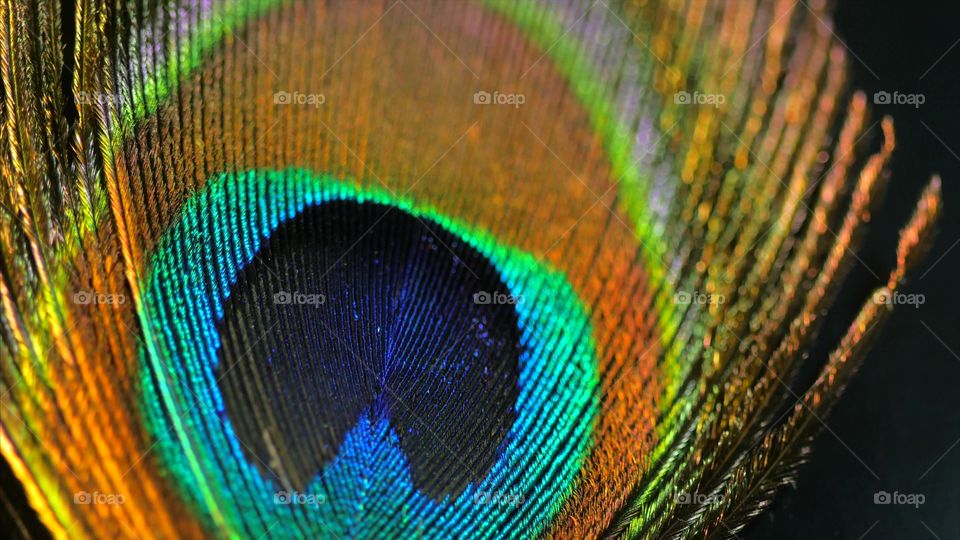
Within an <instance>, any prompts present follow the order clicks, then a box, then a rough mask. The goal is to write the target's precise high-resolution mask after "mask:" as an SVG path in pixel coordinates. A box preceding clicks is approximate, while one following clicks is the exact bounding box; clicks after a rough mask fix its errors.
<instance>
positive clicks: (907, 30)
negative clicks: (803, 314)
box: [740, 0, 960, 540]
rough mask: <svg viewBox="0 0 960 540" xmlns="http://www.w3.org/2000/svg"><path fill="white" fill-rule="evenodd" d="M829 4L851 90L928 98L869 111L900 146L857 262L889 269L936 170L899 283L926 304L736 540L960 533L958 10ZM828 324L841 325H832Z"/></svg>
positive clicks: (856, 297)
mask: <svg viewBox="0 0 960 540" xmlns="http://www.w3.org/2000/svg"><path fill="white" fill-rule="evenodd" d="M802 8H803V6H797V9H802ZM834 13H835V17H834V19H835V22H836V27H835V28H834V31H835V32H836V34H837V35H838V36H839V37H840V38H841V39H842V40H843V42H844V43H845V44H846V46H847V48H848V57H849V60H850V64H851V68H852V70H853V86H854V87H856V88H860V89H862V90H864V91H865V92H867V93H868V96H869V98H870V101H871V102H872V101H873V94H874V92H876V91H880V90H885V91H887V92H890V93H891V94H892V93H893V92H894V91H899V92H901V93H908V94H910V93H920V94H923V95H924V96H925V97H926V102H925V103H924V104H923V105H921V106H920V107H918V108H914V107H911V106H908V105H888V106H877V107H875V109H874V111H875V113H876V114H877V115H878V116H877V118H879V116H881V115H886V114H889V115H891V116H892V117H893V119H894V124H895V127H896V134H897V151H896V152H895V154H894V162H893V165H892V178H891V182H890V187H889V188H888V190H887V195H886V198H885V200H884V203H883V205H882V210H881V212H878V214H877V215H876V216H875V219H874V220H873V223H872V225H871V227H870V233H869V236H868V237H867V239H866V243H865V245H864V246H863V248H862V249H861V250H860V251H859V252H858V255H859V257H860V259H862V261H863V262H864V263H865V264H866V265H867V266H869V267H870V269H871V270H872V271H873V273H875V274H877V275H878V276H886V275H887V273H888V272H889V270H890V268H892V266H893V265H894V262H895V256H894V251H895V246H896V235H897V231H898V229H899V227H901V226H902V225H903V224H904V223H905V222H906V221H907V220H908V219H909V217H910V215H911V213H912V210H913V206H914V204H915V203H916V200H917V197H918V196H919V194H920V191H921V190H922V189H923V187H924V186H925V185H926V182H927V181H928V180H929V178H930V176H931V175H932V174H934V173H939V174H940V175H941V176H942V179H943V195H944V205H943V214H942V216H941V219H940V228H939V234H938V236H937V239H936V242H935V243H934V244H933V246H932V248H931V249H930V252H929V254H928V256H927V257H926V259H925V260H924V262H923V264H922V265H920V267H919V268H918V269H917V270H916V271H914V272H913V275H911V276H909V282H908V283H907V284H906V287H905V288H904V289H903V292H905V293H919V294H923V295H925V297H926V298H925V300H926V303H925V304H923V305H922V306H920V307H919V308H917V309H914V308H913V307H911V306H902V307H900V308H899V309H898V310H897V311H895V313H894V316H893V319H892V320H891V321H890V322H889V323H888V324H887V325H886V326H885V327H884V328H883V330H882V333H881V335H880V336H879V338H878V339H877V341H876V342H875V345H874V348H873V349H872V350H871V352H870V353H869V354H868V355H867V358H866V360H865V362H864V365H863V367H862V368H861V370H860V373H859V374H858V375H857V376H856V377H855V378H854V380H853V382H852V383H851V384H850V386H849V387H848V389H847V392H846V394H845V395H844V397H843V399H841V401H840V403H839V404H838V405H837V407H836V408H835V409H834V410H833V412H832V414H831V415H830V416H829V417H828V418H826V419H825V420H826V423H827V425H828V426H829V429H824V430H823V432H822V433H821V434H820V435H819V436H818V438H817V440H816V441H815V443H814V445H813V453H812V455H811V457H810V460H809V462H808V463H807V464H806V465H805V466H804V467H803V468H801V469H800V474H799V478H798V479H797V481H796V486H795V488H786V489H784V490H782V491H781V492H780V493H779V494H778V495H777V499H776V501H775V502H774V505H773V507H772V508H771V509H770V510H769V511H768V512H766V513H764V514H762V515H761V516H759V517H758V518H756V520H755V521H754V523H752V524H751V525H749V526H748V527H747V529H745V530H744V531H743V532H742V533H741V534H740V537H741V538H743V539H744V540H757V539H766V538H784V539H793V538H798V539H799V538H803V539H807V538H811V539H820V538H844V539H846V538H852V539H859V538H863V539H865V540H880V539H889V538H897V539H900V538H909V539H914V538H916V539H923V538H931V539H932V538H941V539H947V538H960V414H958V411H960V384H958V383H960V356H958V355H960V324H958V323H960V317H958V316H957V309H958V306H960V286H958V285H957V281H956V280H957V279H958V278H960V276H958V271H957V270H958V268H960V245H957V242H960V219H958V216H960V157H958V156H960V42H958V41H960V9H958V6H957V3H956V2H955V1H952V0H940V1H935V0H913V1H911V2H904V1H902V0H899V1H898V0H869V1H868V0H849V1H843V0H839V1H837V2H836V8H835V10H834ZM951 47H953V48H952V49H951ZM867 125H869V124H867ZM875 129H876V130H877V131H878V130H879V128H875ZM878 142H879V137H875V141H874V143H878ZM856 266H857V268H855V269H854V271H853V273H852V274H851V277H850V279H849V282H848V284H847V286H846V287H845V288H844V291H843V293H842V296H841V298H840V299H839V301H838V305H837V306H836V307H837V308H838V309H837V310H836V311H837V312H838V313H836V314H837V315H838V317H837V318H839V319H842V320H844V321H849V320H850V319H851V318H852V314H853V313H854V312H855V311H856V309H857V307H858V306H859V305H860V303H861V302H862V301H863V300H864V299H865V298H866V297H867V295H869V291H870V290H871V289H872V288H873V287H874V286H876V285H877V284H878V280H877V279H876V277H874V276H873V274H871V272H870V271H869V270H867V269H866V268H864V267H863V266H862V265H860V264H859V263H858V264H856ZM832 315H833V314H832ZM825 330H826V333H827V334H831V333H832V334H837V333H838V332H839V331H840V330H842V328H840V324H839V322H837V323H833V324H828V328H826V329H825ZM831 432H832V433H831ZM871 471H872V472H871ZM880 490H884V491H887V492H890V493H893V492H894V491H899V492H900V493H906V494H923V495H924V496H925V498H926V501H925V503H924V504H923V505H922V506H920V507H919V508H914V507H913V506H898V505H889V506H887V505H875V504H874V503H873V497H874V493H875V492H877V491H880Z"/></svg>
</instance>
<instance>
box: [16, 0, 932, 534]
mask: <svg viewBox="0 0 960 540" xmlns="http://www.w3.org/2000/svg"><path fill="white" fill-rule="evenodd" d="M809 4H810V5H807V4H798V3H796V2H790V1H780V0H773V1H766V0H757V1H749V2H733V3H731V2H722V1H713V0H704V1H697V2H688V3H683V2H655V1H648V2H609V3H607V2H592V1H589V0H557V1H553V0H520V1H514V0H476V1H463V2H444V1H437V0H397V1H392V2H389V1H388V2H381V1H373V0H371V1H363V2H347V1H337V0H330V1H313V0H290V1H271V0H251V1H239V0H218V1H213V2H194V1H190V0H163V1H160V2H142V1H137V0H133V1H126V0H115V1H112V2H91V1H85V0H79V1H77V2H75V3H71V4H69V5H66V4H65V5H60V4H58V3H57V2H51V3H37V2H27V1H22V2H21V1H13V2H6V3H0V15H3V17H0V21H2V22H0V32H2V34H0V78H2V81H3V85H2V86H0V91H2V93H3V95H4V108H3V111H2V118H3V122H4V124H5V127H6V129H5V130H4V131H3V133H4V134H3V136H2V138H0V171H2V173H0V177H2V181H3V182H4V189H3V190H0V201H2V204H0V209H2V212H0V299H2V306H0V308H2V334H0V335H2V340H0V353H2V354H0V381H2V386H3V388H2V392H3V394H4V396H6V399H5V400H4V401H3V407H0V419H2V422H0V426H2V429H0V443H2V444H0V452H2V454H3V456H4V458H5V459H6V461H7V463H8V464H9V465H10V468H11V469H12V470H13V472H14V474H15V476H16V478H17V480H18V481H19V482H20V483H21V484H22V485H23V487H24V491H25V493H26V497H27V499H28V500H29V503H30V505H31V506H32V508H33V509H34V510H35V511H36V514H37V515H38V517H39V519H40V521H41V522H42V525H43V527H45V528H46V529H48V530H49V531H50V532H51V533H52V534H53V535H54V536H56V537H60V538H73V537H78V538H85V537H91V538H97V537H103V536H105V535H120V536H124V537H126V536H130V537H139V538H146V537H151V538H204V537H214V538H257V537H272V538H302V537H308V538H317V537H319V538H339V537H358V538H378V537H393V536H404V537H405V536H411V537H414V536H419V537H431V538H450V537H470V538H474V537H476V538H492V537H540V536H542V537H558V538H568V537H569V538H593V537H600V536H618V537H619V536H626V537H646V538H661V537H678V538H688V537H726V536H730V535H735V534H736V533H737V531H739V530H740V528H741V527H743V525H744V524H745V523H746V521H747V520H748V519H749V518H750V517H752V516H754V515H756V514H757V513H758V512H759V511H761V510H762V509H763V508H764V507H765V506H766V505H768V504H769V502H770V500H771V498H772V497H773V494H774V493H775V491H776V489H777V488H778V487H779V486H781V485H782V484H783V483H785V482H786V481H788V480H789V479H791V478H792V477H793V476H794V475H795V474H796V471H797V466H798V465H799V464H800V463H801V462H802V461H803V459H804V457H805V456H806V454H807V452H808V446H809V443H810V441H811V440H812V437H813V436H814V435H815V434H816V432H817V423H816V422H812V421H811V418H818V417H820V416H822V415H823V414H826V413H827V412H828V411H829V409H830V407H831V405H832V404H833V403H834V402H835V401H836V399H837V398H838V396H839V394H840V392H841V391H842V389H843V386H844V385H845V384H846V382H847V381H848V380H849V379H850V377H851V376H852V375H853V374H854V372H855V371H856V369H857V366H858V363H859V361H860V359H861V358H862V355H863V352H864V350H865V349H866V347H867V345H868V344H869V341H870V340H871V339H872V337H873V336H874V335H876V332H878V331H879V330H878V328H880V325H881V323H882V322H883V321H884V320H885V318H886V317H887V316H888V314H889V312H890V309H888V308H889V302H885V301H883V298H886V297H888V296H889V295H890V294H894V293H895V292H896V290H897V288H898V287H899V286H900V283H901V282H902V280H903V279H904V277H905V276H906V275H907V272H908V271H909V270H910V269H911V268H912V267H913V266H914V265H915V264H916V262H917V261H918V260H919V258H920V257H921V255H922V254H923V250H924V247H925V246H926V244H927V243H928V240H929V238H930V236H931V233H932V229H933V227H934V224H935V222H936V218H937V215H938V213H939V210H940V204H941V203H940V181H939V179H934V180H932V181H931V183H930V185H929V187H928V188H927V190H926V191H925V192H924V193H923V195H922V197H921V200H920V202H919V203H918V205H917V210H916V213H915V215H914V217H913V218H912V219H911V221H910V222H909V223H908V224H907V226H906V227H905V228H904V230H903V233H902V235H901V240H900V244H899V245H898V246H897V251H896V252H897V263H896V266H895V268H893V269H891V270H890V273H889V276H888V279H886V280H885V281H884V282H883V283H878V286H877V289H876V291H875V294H874V295H873V296H872V297H870V298H866V299H864V304H863V306H862V309H861V310H860V312H859V313H858V315H857V316H856V318H855V319H854V320H853V321H851V323H850V326H849V330H848V332H847V333H846V335H845V336H844V337H843V339H842V340H841V341H840V343H839V344H838V345H837V346H836V348H835V350H833V352H832V353H831V354H830V355H829V357H827V358H813V359H809V360H808V356H809V353H810V352H811V350H813V347H812V346H813V344H814V343H815V340H816V337H817V330H818V328H819V326H820V325H821V323H822V319H823V313H825V312H826V311H827V310H828V309H829V308H830V306H831V303H832V301H833V298H834V296H835V295H836V293H837V290H838V288H839V286H840V285H841V283H842V282H843V279H844V277H845V275H846V274H847V272H848V271H849V269H850V266H851V264H852V263H853V261H854V260H855V257H856V255H855V250H856V248H857V245H858V243H859V240H860V238H861V237H862V235H863V232H864V229H865V224H866V222H868V221H869V219H870V217H871V215H872V214H873V213H875V212H876V210H877V208H876V206H877V201H878V200H879V199H880V195H881V193H882V191H883V188H884V186H885V183H886V182H887V180H888V178H887V174H886V169H885V167H886V164H887V162H888V161H889V160H890V158H891V155H892V154H893V151H894V134H893V126H892V122H891V121H890V120H888V119H883V120H881V121H880V125H881V127H882V132H883V140H882V145H881V148H880V150H879V151H878V152H877V153H876V154H874V155H872V156H865V154H864V151H863V150H864V148H862V146H863V143H862V142H861V141H863V140H864V138H865V137H864V135H865V134H866V132H868V131H869V130H870V128H869V127H868V120H867V119H868V117H869V110H868V107H867V103H866V100H865V98H864V96H863V95H862V94H860V93H851V92H849V91H848V90H847V89H846V87H845V78H846V65H845V64H846V60H845V55H844V53H843V50H842V48H841V47H840V46H838V44H837V42H836V38H834V37H833V35H832V32H830V29H829V27H828V26H827V25H828V24H829V14H828V13H826V10H825V8H824V6H822V5H821V4H822V3H821V2H812V3H809ZM798 5H801V6H802V7H798ZM63 21H70V22H71V24H62V23H63ZM57 89H63V90H62V91H59V90H57ZM38 96H39V97H38ZM812 363H817V364H816V366H815V367H816V368H817V369H819V370H820V371H819V377H818V378H817V379H816V381H815V382H814V383H813V384H812V385H810V386H809V387H807V388H804V389H803V391H802V393H800V394H799V395H797V394H794V390H793V388H794V386H793V385H794V384H795V383H796V382H797V377H796V375H797V373H798V372H799V371H800V370H801V369H802V368H803V367H805V366H809V365H810V364H812Z"/></svg>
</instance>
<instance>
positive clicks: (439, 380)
mask: <svg viewBox="0 0 960 540" xmlns="http://www.w3.org/2000/svg"><path fill="white" fill-rule="evenodd" d="M220 216H232V219H231V220H230V221H229V222H223V221H222V220H221V218H220ZM166 235H167V236H165V237H164V239H163V240H161V242H160V244H159V247H158V249H157V251H156V253H155V254H154V255H153V258H154V261H155V262H154V263H153V265H152V275H151V277H150V279H149V280H148V282H149V284H148V287H147V292H146V294H145V300H144V305H145V310H144V312H145V313H146V316H147V318H148V324H147V327H148V328H151V329H152V331H153V332H154V333H155V335H156V338H155V339H154V340H153V341H154V342H155V343H157V344H158V350H156V351H149V352H148V351H143V356H144V357H145V361H144V365H143V366H142V370H141V371H142V375H141V377H142V380H143V389H144V396H143V400H142V401H143V404H144V405H143V407H144V410H145V411H146V418H147V424H148V426H150V428H151V431H152V432H153V434H154V436H155V437H156V438H157V439H156V440H157V445H158V448H157V450H156V451H157V453H158V456H159V458H160V460H161V462H162V463H163V466H164V467H165V469H166V470H169V471H171V473H172V476H173V477H175V478H176V480H177V483H178V484H179V490H180V492H181V493H182V494H183V495H184V496H185V497H196V500H195V501H194V502H193V504H194V506H196V507H198V508H200V509H202V510H201V511H202V516H203V518H204V520H205V521H206V522H207V524H208V525H210V526H214V527H218V528H222V529H223V530H224V531H228V532H229V533H230V534H239V535H241V536H245V535H248V534H253V533H254V532H255V531H257V530H258V529H259V527H261V526H262V523H263V521H264V520H267V521H271V522H280V523H281V524H280V525H277V526H276V527H275V528H274V529H273V532H274V533H275V534H277V535H278V536H281V537H289V536H295V533H299V534H309V535H321V536H327V535H332V536H334V537H343V536H375V535H376V534H389V535H391V536H392V535H407V534H414V533H415V532H416V531H417V530H418V529H419V528H422V527H423V521H422V520H421V519H416V517H417V516H431V515H433V516H437V517H436V518H435V520H436V521H435V522H434V523H432V524H431V530H432V531H433V534H438V535H442V536H449V535H454V536H457V535H464V534H466V535H471V536H472V535H474V534H483V531H489V530H491V528H496V529H508V528H511V527H514V526H516V522H515V521H516V520H517V519H519V517H520V516H523V515H538V516H543V518H544V520H549V518H550V516H551V514H552V513H554V512H555V511H556V506H557V502H558V501H559V500H561V495H562V494H563V493H565V492H566V491H567V490H569V489H570V485H571V482H572V480H573V477H574V475H575V473H576V472H577V470H578V463H579V456H581V455H583V453H585V452H586V450H587V447H588V444H589V427H590V425H591V423H592V418H593V417H594V415H595V414H596V406H597V404H596V401H597V398H596V393H595V389H596V384H597V382H596V381H597V374H596V363H595V356H594V355H595V353H594V346H593V342H592V337H591V336H592V331H591V328H590V322H589V320H588V318H587V316H586V313H585V312H584V310H583V307H582V305H581V303H580V300H579V299H578V298H577V296H576V294H575V293H574V292H573V291H572V289H571V287H570V285H569V284H568V283H567V282H566V280H565V278H564V277H563V276H562V275H561V274H559V273H558V272H556V271H555V270H553V269H550V268H548V267H546V266H545V265H543V264H542V263H541V262H539V261H537V260H535V259H534V258H533V257H532V256H530V255H529V254H527V253H524V252H521V251H518V250H516V249H512V248H506V247H503V246H502V245H500V244H498V243H497V242H496V240H495V239H493V238H490V237H489V236H485V235H483V234H482V233H479V232H477V231H472V230H470V228H469V227H467V226H465V225H463V224H462V223H458V222H456V221H454V220H451V219H450V218H448V217H445V216H442V215H438V214H436V213H435V212H434V211H432V210H430V209H424V208H418V207H416V206H414V205H413V204H412V203H410V202H408V201H404V200H397V199H395V198H394V197H393V196H392V195H391V194H389V193H387V192H386V191H385V190H383V189H380V190H358V189H357V188H356V187H354V186H353V184H350V183H344V182H342V181H338V180H334V179H331V178H329V177H316V176H315V175H311V174H310V173H309V172H306V171H302V170H290V171H283V172H270V171H251V172H248V173H242V174H239V175H225V176H223V177H221V178H218V179H216V180H214V181H211V182H210V183H208V184H207V185H206V187H205V188H204V191H203V192H202V193H198V194H196V195H194V197H193V198H192V199H191V200H190V201H188V202H187V204H186V205H185V209H184V212H183V215H182V216H181V218H180V219H179V220H178V221H177V223H175V224H174V225H173V226H172V227H171V228H170V229H169V230H168V232H167V233H166ZM198 336H202V337H203V339H197V337H198ZM158 359H167V360H166V361H164V362H160V361H158ZM172 417H179V419H180V423H181V424H182V426H183V427H182V428H178V429H182V431H179V432H174V431H173V430H172V429H171V424H172V422H171V418H172ZM194 462H195V463H194ZM228 464H229V465H228ZM200 494H203V495H204V497H200V496H199V495H200ZM207 494H209V495H207ZM367 499H369V502H367ZM303 503H308V504H303ZM364 506H371V507H373V508H376V509H377V511H378V512H379V513H381V515H382V516H384V517H377V516H372V517H370V518H369V519H367V520H364V521H362V522H358V521H356V520H355V519H353V517H352V514H353V513H354V512H355V510H356V508H358V507H364ZM400 512H403V513H405V514H406V518H405V519H388V518H386V517H385V516H390V515H396V514H397V513H400Z"/></svg>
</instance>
